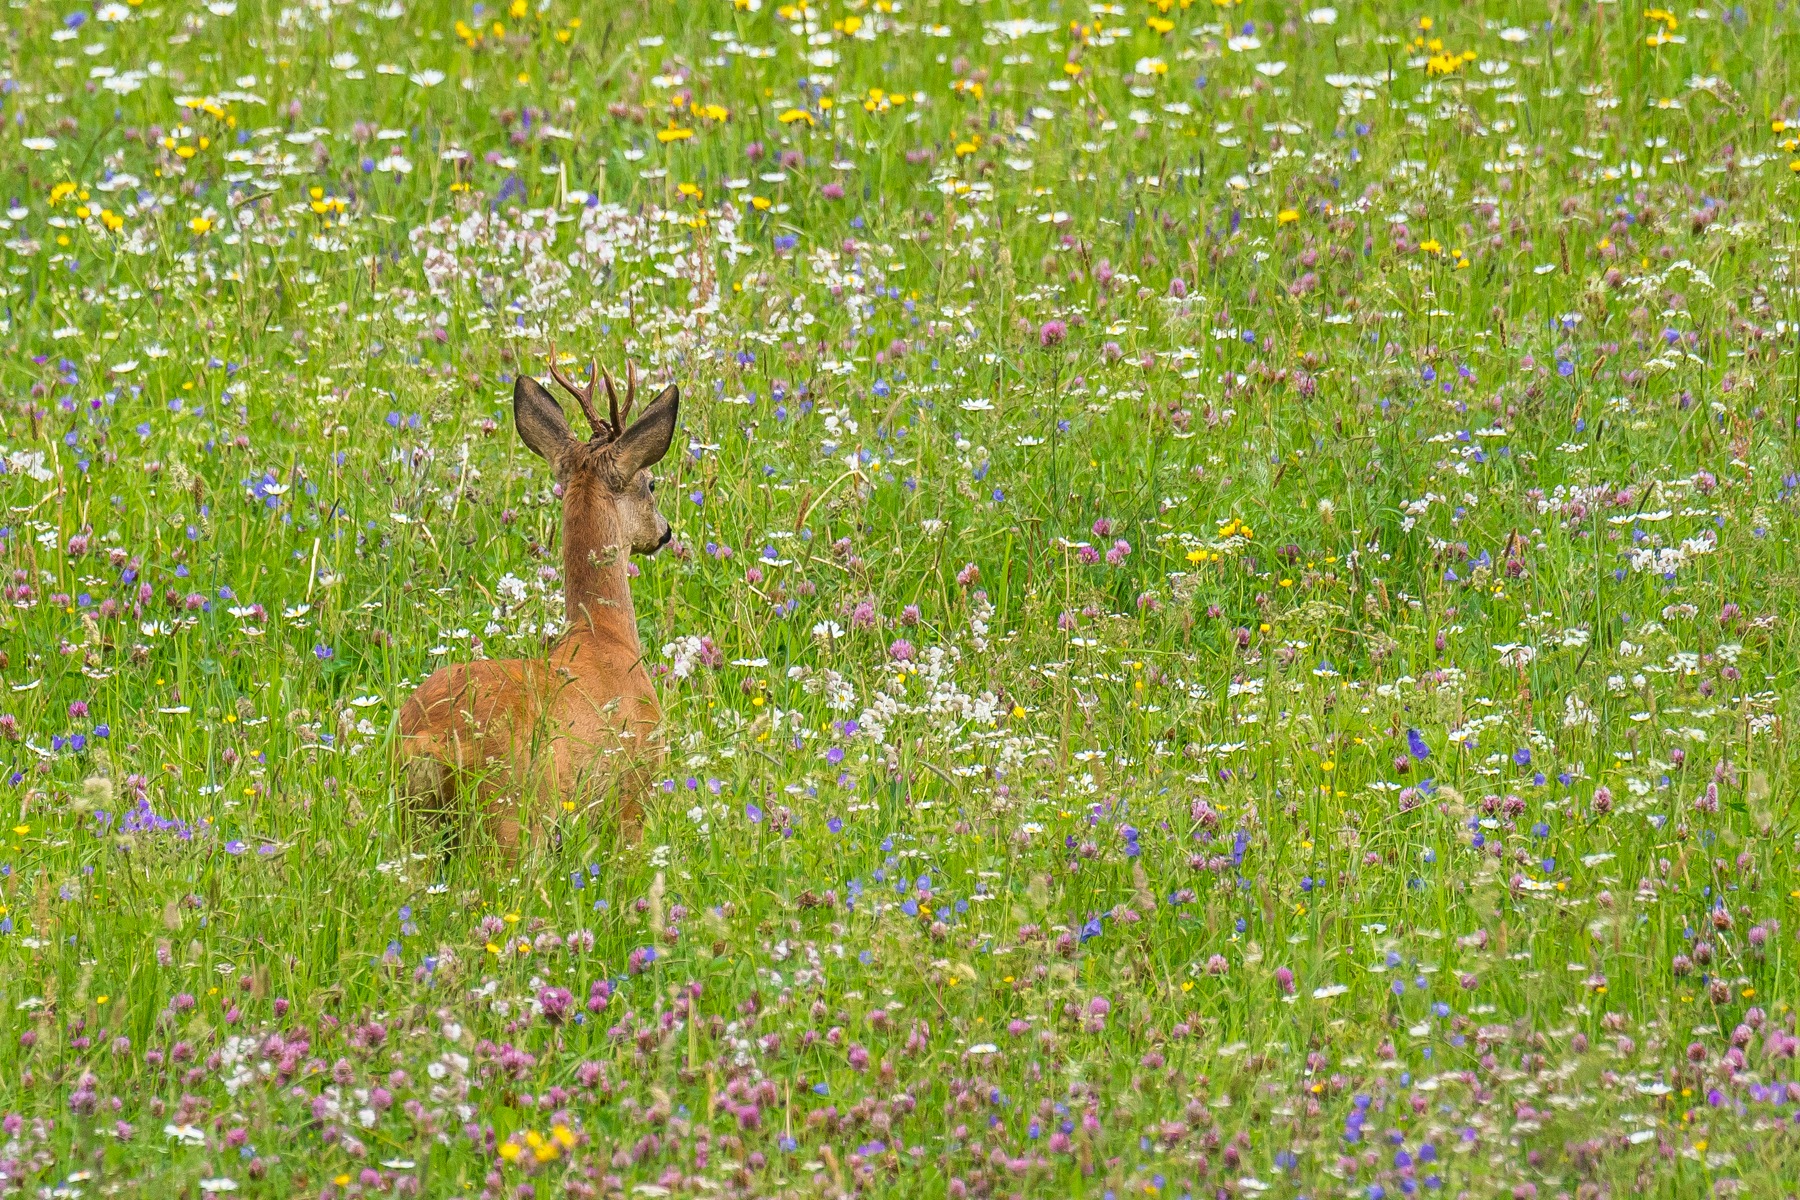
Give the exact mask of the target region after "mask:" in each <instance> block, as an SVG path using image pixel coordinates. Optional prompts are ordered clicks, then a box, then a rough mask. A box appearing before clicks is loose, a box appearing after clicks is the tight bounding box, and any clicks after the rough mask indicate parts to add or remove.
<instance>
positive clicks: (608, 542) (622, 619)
mask: <svg viewBox="0 0 1800 1200" xmlns="http://www.w3.org/2000/svg"><path fill="white" fill-rule="evenodd" d="M630 559H631V545H630V543H629V541H628V540H627V539H626V537H625V532H624V526H623V525H622V523H621V522H620V520H619V512H618V508H617V507H616V506H615V505H614V503H613V500H612V497H611V496H609V495H606V494H604V493H603V492H601V491H600V489H599V488H597V487H592V486H582V485H580V484H577V485H575V486H574V487H573V488H572V489H571V490H570V491H569V493H568V495H567V496H566V497H565V499H564V501H563V598H564V600H565V601H566V603H567V606H568V621H569V632H570V634H571V635H574V636H578V637H587V638H592V639H594V640H596V641H598V642H600V643H602V644H604V645H606V646H608V647H609V648H616V649H619V650H623V651H626V652H628V653H629V654H630V655H631V656H632V658H633V659H634V660H635V659H636V658H637V657H638V656H639V655H640V654H641V653H642V649H641V647H640V645H639V643H638V628H637V612H636V610H635V609H634V608H633V607H632V604H631V579H630V576H629V575H628V574H627V573H626V569H625V566H626V563H628V562H629V561H630Z"/></svg>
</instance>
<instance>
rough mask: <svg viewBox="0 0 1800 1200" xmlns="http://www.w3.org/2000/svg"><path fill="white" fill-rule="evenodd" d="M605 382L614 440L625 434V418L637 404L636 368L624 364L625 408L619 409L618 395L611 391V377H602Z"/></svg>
mask: <svg viewBox="0 0 1800 1200" xmlns="http://www.w3.org/2000/svg"><path fill="white" fill-rule="evenodd" d="M601 378H602V379H604V380H605V381H606V399H607V403H608V404H609V405H610V406H611V409H612V430H613V433H612V435H613V436H614V437H615V438H616V437H618V436H619V435H620V434H621V433H624V432H625V418H627V417H629V416H630V415H631V406H632V405H633V404H636V403H637V368H636V367H635V366H633V365H632V364H630V363H626V364H625V407H624V409H622V410H621V409H620V408H619V393H618V392H616V391H614V390H613V381H612V376H611V375H602V376H601Z"/></svg>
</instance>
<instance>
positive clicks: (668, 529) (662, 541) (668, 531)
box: [656, 525, 675, 550]
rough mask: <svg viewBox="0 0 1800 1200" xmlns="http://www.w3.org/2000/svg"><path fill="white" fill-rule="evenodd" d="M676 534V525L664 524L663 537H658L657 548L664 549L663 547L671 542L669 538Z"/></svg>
mask: <svg viewBox="0 0 1800 1200" xmlns="http://www.w3.org/2000/svg"><path fill="white" fill-rule="evenodd" d="M674 536H675V528H674V526H672V525H664V526H663V532H662V537H660V538H658V539H657V541H656V548H657V549H658V550H661V549H662V548H663V547H664V546H666V545H668V544H669V539H671V538H673V537H674Z"/></svg>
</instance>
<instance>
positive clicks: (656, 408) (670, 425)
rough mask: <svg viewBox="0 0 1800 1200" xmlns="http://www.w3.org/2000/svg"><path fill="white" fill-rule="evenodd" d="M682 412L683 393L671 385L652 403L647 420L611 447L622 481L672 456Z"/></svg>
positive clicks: (635, 424) (609, 451)
mask: <svg viewBox="0 0 1800 1200" xmlns="http://www.w3.org/2000/svg"><path fill="white" fill-rule="evenodd" d="M680 409H681V392H680V390H679V389H677V388H676V387H675V386H674V385H673V384H671V385H669V386H668V387H666V388H664V389H663V392H662V395H660V396H658V397H657V398H656V399H655V400H652V401H651V402H650V407H649V408H646V409H645V410H644V415H643V416H641V417H639V418H638V419H637V420H635V421H633V422H632V423H631V427H630V428H629V429H627V430H626V431H625V432H624V433H622V434H620V435H619V437H618V438H617V440H615V441H614V442H613V444H612V445H611V446H609V447H607V454H608V455H610V456H611V458H612V460H613V466H614V470H615V471H616V472H617V475H618V478H619V479H620V480H622V481H623V480H628V479H630V478H631V477H632V476H634V475H636V474H637V473H638V472H639V471H642V470H643V469H644V468H645V467H653V466H655V465H656V464H657V463H659V462H661V461H662V458H663V455H665V454H667V453H668V452H669V443H670V442H672V441H674V440H675V420H676V417H677V416H678V415H679V413H680Z"/></svg>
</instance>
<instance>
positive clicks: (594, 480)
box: [513, 352, 681, 565]
mask: <svg viewBox="0 0 1800 1200" xmlns="http://www.w3.org/2000/svg"><path fill="white" fill-rule="evenodd" d="M550 375H551V378H553V379H554V380H556V382H557V383H559V384H560V385H562V386H563V387H564V388H566V389H567V390H568V392H569V393H570V394H571V395H572V396H574V397H575V399H576V401H577V402H578V403H579V404H580V405H581V411H582V413H583V414H584V415H585V416H586V417H587V422H588V427H589V428H590V429H592V430H593V436H592V437H591V438H589V439H588V440H587V441H585V442H584V441H582V440H581V439H579V438H578V437H576V436H575V433H574V431H573V430H571V429H570V428H569V422H568V420H567V419H566V418H564V416H563V411H562V406H561V405H559V404H557V402H556V399H555V398H554V397H553V396H551V395H550V393H549V392H548V391H547V390H545V388H544V387H543V386H542V385H541V384H539V383H538V381H537V380H535V379H533V378H531V377H530V376H529V375H521V376H519V381H518V383H517V384H516V385H515V386H514V388H513V420H514V423H515V424H516V425H517V426H518V429H519V437H520V438H521V439H522V440H523V441H524V443H525V445H526V446H527V447H529V448H530V449H531V451H532V452H533V453H535V454H536V455H538V457H540V458H542V459H544V461H546V462H548V463H549V464H550V467H551V470H553V471H554V472H555V474H556V481H557V482H558V483H560V484H561V485H562V489H563V538H564V543H565V545H564V553H565V558H567V559H569V561H570V562H571V565H574V563H575V562H576V560H577V556H580V558H581V560H582V563H583V565H588V560H590V559H591V558H592V556H593V555H594V554H596V553H604V552H605V551H607V550H608V549H610V548H614V547H617V548H629V549H630V551H631V552H632V553H635V554H655V553H656V552H657V551H658V550H659V549H661V548H662V547H663V546H664V545H666V544H667V543H668V541H669V536H670V530H669V523H668V521H666V520H664V519H663V517H662V514H661V513H658V512H657V511H656V494H655V493H656V481H655V479H654V478H652V476H651V474H650V468H651V467H653V466H655V465H656V464H657V463H659V462H661V461H662V458H663V455H665V454H667V453H668V452H669V443H670V442H671V441H672V440H673V439H674V437H675V418H676V415H677V413H678V411H679V409H680V406H681V394H680V392H679V391H678V390H677V389H676V388H675V387H674V385H670V386H669V387H666V388H664V389H663V391H662V394H661V395H659V396H657V397H656V399H655V400H652V401H651V402H650V405H649V407H648V408H646V409H645V410H644V412H643V415H642V416H640V417H639V418H638V419H637V420H636V421H634V422H632V423H631V424H630V425H629V426H627V425H626V423H625V421H626V418H628V417H629V416H630V415H631V408H632V405H633V404H634V403H635V402H636V400H637V373H636V371H635V370H631V369H630V368H627V373H626V394H625V405H624V407H623V409H621V408H620V406H619V396H618V393H617V391H615V390H614V388H613V381H612V376H611V375H606V374H603V373H602V372H601V371H600V364H599V361H598V360H596V361H595V362H594V363H593V366H592V370H591V373H590V375H589V377H588V384H587V386H586V387H585V388H581V387H576V386H575V384H574V383H572V382H571V381H570V380H569V378H568V377H567V376H566V375H564V374H563V373H562V371H561V369H560V368H558V367H557V366H556V364H555V354H554V352H552V354H551V366H550ZM601 383H604V384H605V386H606V398H607V401H608V406H609V412H608V417H601V416H600V414H599V412H598V411H597V410H596V408H595V404H594V389H595V387H596V386H597V385H599V384H601Z"/></svg>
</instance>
